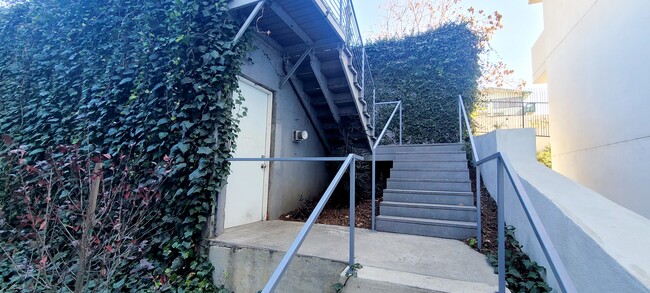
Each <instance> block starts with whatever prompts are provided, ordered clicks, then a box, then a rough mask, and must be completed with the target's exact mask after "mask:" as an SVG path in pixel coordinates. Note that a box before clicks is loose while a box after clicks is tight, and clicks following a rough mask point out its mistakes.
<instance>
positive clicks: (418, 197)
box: [376, 143, 477, 239]
mask: <svg viewBox="0 0 650 293" xmlns="http://www.w3.org/2000/svg"><path fill="white" fill-rule="evenodd" d="M376 158H377V160H380V161H381V160H383V161H389V160H390V161H393V168H392V169H391V171H390V178H389V179H388V182H387V188H386V189H385V190H384V200H383V201H382V202H381V204H380V212H379V216H378V217H377V230H379V231H385V232H394V233H402V234H412V235H423V236H433V237H442V238H452V239H467V238H470V237H473V236H476V227H477V225H476V207H475V206H474V195H473V193H472V190H471V181H470V180H469V170H468V168H467V157H466V154H465V151H464V150H463V145H462V144H457V143H456V144H432V145H402V146H399V145H391V146H380V147H378V148H377V154H376Z"/></svg>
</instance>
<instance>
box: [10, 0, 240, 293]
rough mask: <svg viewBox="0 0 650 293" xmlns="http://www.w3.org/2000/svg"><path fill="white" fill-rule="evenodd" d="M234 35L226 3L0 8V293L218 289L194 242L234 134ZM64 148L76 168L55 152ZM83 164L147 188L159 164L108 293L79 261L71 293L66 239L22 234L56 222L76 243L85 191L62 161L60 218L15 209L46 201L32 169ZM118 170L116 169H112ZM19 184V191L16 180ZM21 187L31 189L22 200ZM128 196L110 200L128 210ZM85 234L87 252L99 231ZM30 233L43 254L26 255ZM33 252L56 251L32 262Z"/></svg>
mask: <svg viewBox="0 0 650 293" xmlns="http://www.w3.org/2000/svg"><path fill="white" fill-rule="evenodd" d="M238 29H239V25H237V24H235V23H234V22H233V21H232V20H231V19H230V18H229V16H228V14H227V1H226V0H216V1H201V0H32V1H29V2H27V3H24V4H19V5H17V6H14V7H11V8H8V9H4V10H2V11H0V40H2V42H0V135H2V140H0V172H2V173H0V184H2V185H0V205H1V206H2V213H0V225H2V227H0V230H2V231H1V233H2V235H0V242H1V243H0V245H1V246H2V247H3V249H4V252H5V253H3V254H2V257H0V287H2V288H4V289H5V290H9V291H12V290H14V291H33V292H43V291H48V292H50V291H51V292H55V291H56V292H59V291H61V290H63V291H65V290H66V288H67V289H77V290H81V291H89V290H95V291H105V290H107V291H135V292H140V291H151V290H154V289H157V290H172V291H179V292H181V291H183V290H190V291H196V290H208V291H213V290H215V289H216V288H215V287H214V285H212V284H211V275H210V274H211V271H212V267H211V265H210V264H209V262H208V261H207V255H206V249H205V247H202V246H201V245H202V241H204V235H203V231H204V229H205V227H206V223H207V221H208V219H209V216H210V214H211V209H212V208H213V203H214V202H216V201H215V197H216V193H217V191H218V190H219V189H220V188H221V186H222V184H223V178H224V176H226V175H227V173H228V166H227V162H226V161H225V158H227V157H229V156H230V152H231V150H232V148H233V147H234V142H235V138H236V132H237V130H238V128H237V126H236V121H237V116H236V115H234V114H232V113H233V109H235V108H236V107H237V103H239V102H241V99H239V98H237V97H239V95H238V94H236V91H237V78H236V76H237V74H238V73H239V69H240V65H241V61H242V59H243V58H244V56H246V53H247V52H248V50H249V49H250V48H249V45H248V43H247V42H242V43H241V44H239V45H233V44H232V43H231V42H230V41H231V40H232V39H233V37H234V35H235V34H236V33H237V30H238ZM233 94H234V97H235V98H233ZM215 134H216V136H215ZM70 149H74V150H75V152H76V154H75V157H74V158H71V157H70V154H69V152H66V151H65V150H70ZM11 150H14V152H10V151H11ZM16 150H24V158H22V159H20V160H16V154H20V153H19V152H17V151H16ZM127 154H128V156H127ZM61 156H64V157H66V158H65V159H61ZM125 157H126V159H125ZM117 158H119V160H120V161H116V160H118V159H117ZM125 160H126V162H125ZM83 161H88V162H89V164H90V165H89V166H86V168H92V167H91V166H92V165H95V164H96V163H98V162H100V161H103V165H104V166H105V167H104V169H105V170H104V172H106V173H105V174H108V173H109V172H113V173H114V176H121V177H120V179H121V180H125V181H126V182H127V183H129V184H128V186H129V188H131V187H130V186H133V188H135V187H136V186H137V187H138V189H141V188H142V187H143V186H145V187H146V186H150V182H148V181H146V180H151V178H158V177H148V176H144V175H142V176H141V174H149V173H151V172H153V171H155V170H158V169H157V168H158V167H159V166H162V165H169V170H166V171H165V174H164V176H165V180H164V181H160V182H158V183H157V185H155V186H156V187H157V189H158V190H157V192H156V193H155V194H156V195H157V196H159V197H160V200H157V201H156V202H155V204H153V203H151V206H147V209H148V210H152V211H155V212H154V213H153V214H151V215H150V216H149V218H147V221H146V222H144V223H141V226H138V227H134V229H138V230H137V231H135V232H136V234H137V235H138V237H139V238H138V239H139V240H138V241H139V242H138V243H137V245H138V247H139V248H138V249H139V254H138V255H139V257H138V258H133V259H128V260H127V261H126V265H125V267H123V268H122V270H121V271H120V272H118V274H116V275H115V276H113V278H114V279H113V280H109V281H110V282H109V283H111V284H112V285H111V287H108V288H101V287H99V285H98V284H99V282H100V280H102V279H103V278H105V272H103V271H102V268H101V265H100V264H91V265H89V267H88V269H87V278H86V285H85V287H84V288H83V289H80V288H73V287H74V280H72V279H67V278H68V277H61V278H64V279H63V280H62V279H60V277H59V276H60V275H61V273H60V272H59V273H58V274H57V270H58V269H60V268H57V266H58V265H59V264H64V263H71V264H72V266H71V269H72V270H73V271H70V272H68V273H67V275H69V276H73V275H74V271H76V270H78V268H75V267H74V263H75V259H76V257H77V255H76V252H75V251H76V246H75V245H76V243H74V242H70V241H69V238H66V237H63V235H60V234H56V232H51V230H47V229H44V230H43V231H36V232H33V231H31V230H30V227H29V226H30V225H32V224H35V223H39V219H30V218H31V216H26V215H27V214H29V213H34V214H39V215H40V214H43V215H44V217H46V218H47V219H52V220H53V221H54V220H56V221H61V222H64V223H68V224H69V225H70V226H69V227H67V228H65V229H63V230H61V231H59V232H61V233H69V234H70V237H71V238H80V237H81V236H80V234H79V233H80V231H81V230H79V226H78V225H81V224H82V223H80V220H81V219H80V218H79V217H78V216H73V215H77V214H78V213H77V212H75V211H74V210H71V209H70V208H69V207H70V206H75V205H79V206H81V209H84V208H85V205H86V204H87V203H85V201H81V200H79V201H77V200H76V199H70V198H69V194H70V193H78V194H84V193H85V192H86V191H87V190H85V189H84V188H82V189H81V190H77V189H75V186H76V185H75V182H73V181H74V180H75V179H79V178H81V179H83V180H86V179H88V178H87V177H83V176H81V177H79V178H77V177H75V176H73V175H74V174H73V173H74V172H73V171H75V170H73V169H70V167H69V165H65V164H64V165H61V166H59V167H60V168H61V170H63V171H62V172H67V173H64V174H62V175H61V176H59V177H57V178H59V179H57V180H60V181H57V182H58V183H57V185H56V186H57V187H56V188H54V189H53V190H52V192H53V194H52V196H51V197H49V196H48V197H47V201H48V204H50V200H51V201H52V202H53V206H55V207H58V208H61V209H62V210H64V211H65V213H63V212H60V213H57V212H56V211H55V212H53V213H49V214H48V211H45V210H37V211H27V210H26V209H27V207H31V208H36V209H45V204H44V203H33V202H32V201H30V197H32V198H45V197H43V194H42V193H43V189H42V187H43V185H46V183H47V182H45V181H46V179H48V178H47V177H46V178H43V176H40V177H39V176H38V174H36V173H37V171H34V170H39V171H38V172H40V171H44V172H47V171H48V170H50V169H48V168H50V167H51V166H50V167H44V166H46V165H47V164H52V166H58V165H56V164H58V163H61V162H73V163H75V164H76V163H79V162H83ZM118 165H119V166H125V168H126V169H125V170H126V171H125V172H124V173H119V172H115V170H114V169H110V168H114V166H118ZM80 166H84V165H80ZM57 168H58V167H57ZM76 170H77V171H78V169H76ZM30 172H31V173H30ZM17 174H20V176H23V175H24V177H22V178H23V179H24V180H25V182H22V183H21V182H20V180H16V178H17V177H16V176H18V175H17ZM91 177H92V176H91ZM147 178H149V179H147ZM36 180H43V182H41V181H36ZM105 180H108V179H105ZM111 180H115V178H111ZM142 180H145V181H142ZM44 182H45V183H44ZM24 186H33V187H34V189H33V190H31V191H29V192H25V190H21V189H20V188H21V187H24ZM82 186H83V184H82ZM120 186H126V185H120ZM103 188H104V189H106V187H103ZM104 189H102V191H100V192H105V191H106V190H104ZM25 194H27V195H28V196H26V195H25ZM129 194H130V193H129ZM100 196H101V195H100ZM128 197H129V196H128V194H127V195H125V198H127V199H128ZM127 199H121V200H125V203H130V204H133V201H126V200H127ZM118 200H120V199H118ZM66 207H67V209H66ZM48 215H49V216H48ZM48 217H49V218H48ZM40 221H43V219H40ZM41 227H42V226H41ZM75 227H76V228H77V229H78V230H75V229H74V228H75ZM95 232H98V231H95ZM99 232H101V231H99ZM94 236H98V237H97V238H96V240H95V241H97V242H98V243H99V241H100V240H101V234H100V235H94ZM39 237H44V238H45V239H47V242H48V245H50V246H48V247H45V248H43V247H35V243H37V240H38V239H40V238H39ZM101 241H103V240H101ZM106 241H109V240H106ZM132 241H133V242H135V240H132ZM99 248H101V247H98V248H97V249H99ZM42 249H48V250H51V251H53V252H56V255H53V256H51V258H45V259H43V260H42V262H34V263H32V261H33V259H34V257H35V256H36V255H38V254H39V253H40V252H42ZM93 249H95V248H93ZM111 250H112V249H108V251H109V252H110V251H111ZM93 251H94V250H93ZM11 254H13V256H12V257H13V258H14V259H13V260H12V261H9V257H11ZM115 257H119V256H118V255H116V256H115ZM39 259H40V258H39ZM50 262H58V264H54V265H49V263H50ZM46 263H47V264H48V265H47V266H45V264H46ZM39 265H40V266H39ZM29 268H32V269H33V270H32V271H28V270H24V269H29ZM39 270H51V271H46V272H45V274H42V276H46V277H44V278H45V279H43V280H41V281H42V282H41V281H39V280H37V279H36V277H34V275H33V274H36V273H39ZM30 272H31V273H33V274H31V275H30ZM64 275H65V274H64ZM48 284H50V285H48ZM51 284H58V285H55V286H54V287H48V286H51ZM93 286H94V287H93Z"/></svg>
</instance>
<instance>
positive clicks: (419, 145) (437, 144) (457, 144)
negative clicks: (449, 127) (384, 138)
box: [378, 142, 465, 148]
mask: <svg viewBox="0 0 650 293" xmlns="http://www.w3.org/2000/svg"><path fill="white" fill-rule="evenodd" d="M451 145H453V146H464V145H465V144H462V143H457V142H452V143H433V144H431V143H429V144H426V143H425V144H384V145H380V146H378V147H379V148H384V147H422V146H451Z"/></svg>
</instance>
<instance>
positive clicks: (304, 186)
mask: <svg viewBox="0 0 650 293" xmlns="http://www.w3.org/2000/svg"><path fill="white" fill-rule="evenodd" d="M255 45H256V47H257V49H256V50H255V51H253V52H252V53H251V54H250V56H249V57H250V60H249V61H248V62H246V63H245V64H244V66H243V68H242V74H243V75H244V76H245V77H246V78H248V79H251V80H253V81H254V82H256V83H258V84H260V85H262V86H264V87H265V88H267V89H268V90H271V91H272V92H273V93H274V94H273V118H272V121H273V127H272V134H271V136H272V140H271V156H272V157H317V156H325V155H326V154H325V150H324V148H323V146H322V143H321V141H320V140H319V139H318V136H317V135H316V132H315V131H314V128H313V126H312V124H311V122H310V121H309V118H307V114H306V113H305V111H304V109H303V108H302V105H301V104H300V101H299V100H298V97H297V96H296V94H295V92H294V91H293V89H292V87H291V84H290V83H287V84H285V85H284V86H283V87H282V89H280V88H279V85H280V81H281V80H282V78H283V77H284V70H283V64H282V56H281V55H280V53H278V52H277V51H276V50H274V49H273V48H272V47H270V46H268V45H267V44H266V43H265V42H263V41H261V40H259V39H257V40H256V41H255ZM293 130H307V132H308V133H309V138H308V139H307V140H305V141H302V142H300V143H295V142H293V140H292V137H291V135H292V131H293ZM269 168H270V169H269V170H270V179H269V188H270V191H269V205H268V217H269V219H277V218H278V217H279V216H280V215H281V214H283V213H286V212H288V211H291V210H293V209H295V208H296V207H298V206H299V204H300V198H301V197H304V198H305V199H308V198H311V197H313V196H317V195H320V193H321V192H323V191H324V189H325V187H326V185H327V184H328V183H329V176H328V173H327V169H326V165H325V163H321V162H315V163H303V162H271V163H270V164H269Z"/></svg>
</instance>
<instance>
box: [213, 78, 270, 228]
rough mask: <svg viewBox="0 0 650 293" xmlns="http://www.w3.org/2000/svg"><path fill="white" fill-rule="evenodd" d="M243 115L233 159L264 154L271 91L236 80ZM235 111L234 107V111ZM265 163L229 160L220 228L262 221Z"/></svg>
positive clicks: (263, 212) (265, 183)
mask: <svg viewBox="0 0 650 293" xmlns="http://www.w3.org/2000/svg"><path fill="white" fill-rule="evenodd" d="M239 89H240V90H241V92H242V95H243V96H244V99H245V100H244V104H243V105H244V107H246V108H248V113H247V115H246V117H244V118H242V119H241V121H240V122H239V128H240V132H239V135H238V137H237V148H236V150H235V153H234V155H233V156H234V157H235V158H260V157H262V156H265V157H268V153H269V147H270V144H269V133H268V132H269V129H270V127H269V126H270V121H269V118H270V115H269V113H270V105H271V93H270V92H268V91H266V90H264V89H262V88H260V87H258V86H256V85H254V84H253V83H251V82H250V81H248V80H245V79H243V78H242V79H240V81H239ZM236 111H237V110H236ZM267 165H268V162H232V163H231V164H230V168H231V174H230V176H228V184H227V185H226V192H225V196H226V200H225V213H224V217H225V218H224V228H229V227H234V226H239V225H244V224H248V223H253V222H259V221H263V220H264V219H265V215H266V201H267V197H268V196H267V191H268V189H267V186H266V185H267V176H268V175H267V172H268V168H265V167H264V168H263V167H262V166H267Z"/></svg>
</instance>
